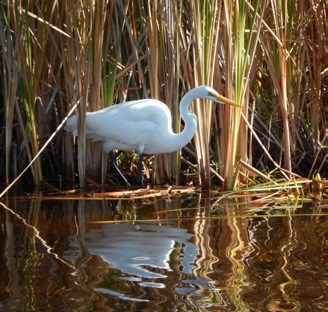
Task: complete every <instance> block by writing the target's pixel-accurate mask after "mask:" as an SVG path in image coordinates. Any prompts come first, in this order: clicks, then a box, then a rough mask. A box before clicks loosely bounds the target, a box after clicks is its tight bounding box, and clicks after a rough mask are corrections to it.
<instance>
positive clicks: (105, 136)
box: [65, 86, 237, 184]
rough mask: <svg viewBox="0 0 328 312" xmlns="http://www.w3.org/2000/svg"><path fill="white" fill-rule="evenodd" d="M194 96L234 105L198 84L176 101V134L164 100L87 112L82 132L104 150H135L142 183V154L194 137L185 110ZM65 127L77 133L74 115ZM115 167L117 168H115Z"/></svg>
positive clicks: (164, 150) (194, 121)
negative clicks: (181, 123) (178, 127)
mask: <svg viewBox="0 0 328 312" xmlns="http://www.w3.org/2000/svg"><path fill="white" fill-rule="evenodd" d="M197 98H202V99H207V100H211V101H215V102H223V103H227V104H230V105H233V106H237V105H236V104H235V103H234V102H233V101H230V100H229V99H227V98H225V97H223V96H221V95H220V94H218V93H217V92H216V91H215V90H214V89H212V88H211V87H208V86H199V87H196V88H194V89H192V90H190V91H189V92H187V93H186V94H185V96H184V97H183V98H182V100H181V102H180V114H181V118H182V120H183V121H184V129H183V130H182V132H180V133H174V132H173V130H172V116H171V112H170V110H169V108H168V107H167V106H166V105H165V104H164V103H162V102H160V101H158V100H154V99H144V100H136V101H130V102H126V103H121V104H117V105H112V106H110V107H106V108H104V109H101V110H98V111H96V112H88V113H87V115H86V134H87V136H88V137H89V138H91V139H93V140H95V141H103V149H104V151H106V152H109V151H111V150H113V149H118V150H121V151H131V150H137V151H138V152H139V154H140V158H139V171H138V181H139V182H140V183H141V184H142V156H143V155H144V154H158V153H169V152H174V151H176V150H178V149H179V148H181V147H183V146H185V145H186V144H187V143H188V142H189V141H190V140H191V139H192V137H193V136H194V134H195V131H196V129H197V117H196V115H194V114H193V113H191V112H190V111H189V104H190V103H191V102H192V101H193V100H195V99H197ZM65 129H66V130H67V131H70V132H73V134H74V135H77V130H78V129H77V119H76V116H72V117H70V118H69V119H68V121H67V126H66V128H65ZM114 167H115V165H114ZM116 170H117V171H118V169H117V168H116ZM118 172H119V171H118ZM119 173H120V172H119ZM120 174H121V173H120ZM121 176H122V177H123V175H121Z"/></svg>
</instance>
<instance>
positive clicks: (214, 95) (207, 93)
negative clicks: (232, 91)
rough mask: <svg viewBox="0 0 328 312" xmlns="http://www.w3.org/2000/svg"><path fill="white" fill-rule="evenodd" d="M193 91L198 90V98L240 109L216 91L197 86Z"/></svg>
mask: <svg viewBox="0 0 328 312" xmlns="http://www.w3.org/2000/svg"><path fill="white" fill-rule="evenodd" d="M195 89H198V91H199V97H201V98H205V99H207V100H210V101H214V102H219V103H224V104H228V105H232V106H235V107H240V106H239V105H238V104H237V103H235V102H234V101H232V100H230V99H228V98H226V97H225V96H223V95H221V94H219V93H218V92H217V91H215V90H214V89H213V88H211V87H209V86H199V87H197V88H195Z"/></svg>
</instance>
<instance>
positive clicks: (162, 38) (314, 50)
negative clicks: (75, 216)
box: [0, 0, 327, 189]
mask: <svg viewBox="0 0 328 312" xmlns="http://www.w3.org/2000/svg"><path fill="white" fill-rule="evenodd" d="M325 14H326V3H325V1H323V0H321V1H318V2H317V4H316V6H313V5H312V2H310V1H305V2H304V1H302V2H301V1H298V2H288V3H285V2H284V3H282V2H280V1H275V0H271V1H269V0H268V1H262V2H261V1H256V0H254V1H238V0H235V1H222V2H220V1H217V0H206V1H202V2H199V1H194V0H188V1H176V0H169V1H157V2H152V1H146V0H144V1H138V2H136V3H135V2H128V3H125V2H124V1H121V0H118V1H115V2H114V1H108V0H102V1H91V2H90V1H84V0H70V1H65V2H61V1H54V2H52V3H47V2H43V1H34V2H33V3H30V2H29V3H28V4H27V5H26V4H24V6H23V5H22V4H21V3H19V2H14V3H12V2H10V1H1V3H0V26H1V29H3V30H4V31H2V32H1V34H0V44H1V53H2V54H1V66H2V71H1V78H2V79H1V81H2V82H3V83H2V85H1V88H2V90H1V93H2V98H3V103H4V118H5V135H4V136H3V137H2V138H1V139H2V141H4V142H5V143H4V144H3V145H2V146H3V147H1V148H3V149H4V150H5V153H2V154H3V155H4V156H3V159H1V164H2V165H1V171H2V172H3V175H4V176H5V180H6V181H7V182H9V180H12V179H13V178H14V177H15V176H16V175H17V174H18V172H19V171H21V170H22V169H23V168H24V167H25V166H26V163H28V162H31V160H32V159H33V158H34V156H35V155H37V153H38V152H39V151H40V149H41V147H42V145H43V144H44V142H45V141H46V140H47V138H48V137H49V136H50V135H51V133H53V132H54V130H55V129H56V128H57V126H58V124H60V122H61V120H62V119H63V118H64V116H65V115H66V112H67V111H68V110H69V107H70V106H71V105H73V104H74V103H76V102H77V101H78V100H79V99H80V98H81V97H82V101H81V105H79V106H78V108H77V110H76V114H77V116H78V120H79V136H78V139H77V144H76V153H75V151H74V148H75V146H74V145H73V144H72V142H73V141H72V140H71V139H70V138H69V137H68V136H67V135H62V136H57V138H55V139H54V141H53V144H52V145H49V147H48V148H47V149H46V151H45V152H44V154H43V157H42V158H38V159H37V160H36V161H35V162H34V163H33V166H31V168H32V176H33V179H34V182H35V183H40V182H41V181H42V179H43V178H44V177H43V174H44V170H43V168H45V167H47V170H46V176H47V177H57V176H58V174H60V175H62V174H63V173H62V172H64V171H65V175H66V178H67V179H70V180H73V179H74V173H75V171H77V172H78V174H79V179H80V184H81V186H83V185H85V181H86V177H92V178H93V179H96V180H98V181H100V177H101V176H103V177H104V176H105V174H106V168H105V167H103V168H102V151H101V147H100V145H99V144H89V143H90V142H88V140H87V139H86V137H85V132H84V129H85V124H84V116H85V112H86V111H93V110H96V109H99V108H102V107H104V106H108V105H111V104H113V103H117V102H122V101H125V100H127V99H137V98H139V97H154V98H158V99H160V100H163V101H164V102H166V103H167V104H168V106H169V108H170V110H171V112H172V114H173V117H174V119H173V120H174V125H173V126H174V128H175V129H176V131H179V130H180V120H179V115H178V105H177V104H178V102H179V100H180V99H181V96H182V95H183V94H184V93H185V92H186V91H187V90H188V89H190V88H192V87H194V86H197V85H200V84H209V85H212V86H213V87H214V88H215V89H217V90H218V91H219V92H220V93H224V94H225V96H227V97H229V98H231V99H234V100H235V101H236V102H237V103H239V104H241V108H240V109H235V108H230V107H225V106H223V105H220V106H218V105H213V104H212V103H207V104H206V105H201V104H203V103H199V102H195V103H194V104H193V105H192V110H193V111H195V112H196V114H197V115H198V117H199V118H198V119H199V128H198V130H197V133H196V135H195V139H194V140H193V142H192V143H191V145H190V146H189V147H188V149H185V150H183V157H184V159H185V160H186V162H184V164H183V165H181V164H180V152H177V153H175V154H172V155H160V156H158V157H156V158H155V160H154V162H153V163H152V167H153V168H154V172H153V180H154V181H155V182H156V183H159V184H161V183H163V182H165V181H166V180H168V179H169V180H171V179H172V180H175V181H177V183H179V177H180V176H181V175H182V174H183V173H184V171H181V168H183V169H185V170H186V171H189V172H192V171H194V168H195V166H194V167H193V166H190V165H188V164H196V168H197V169H198V170H197V171H198V173H199V175H198V180H199V182H200V184H201V185H202V186H203V187H204V188H208V187H210V186H211V182H212V180H213V174H212V173H211V170H213V169H215V170H217V171H219V174H220V175H221V176H222V177H223V179H224V180H225V187H226V188H227V189H232V188H234V187H235V186H236V185H237V184H238V183H242V184H244V183H248V182H247V181H248V177H249V176H252V173H251V172H250V171H247V169H245V166H242V168H241V169H239V168H240V167H239V166H238V161H239V159H241V160H242V161H243V162H246V163H248V165H250V166H254V167H255V168H257V169H259V170H261V171H266V172H269V171H270V170H272V169H275V167H278V166H277V164H278V165H279V166H281V167H283V168H284V169H285V170H286V171H285V172H287V174H286V175H285V178H290V176H291V175H292V171H296V172H297V173H301V174H303V175H306V176H307V175H311V174H313V173H314V172H315V171H316V170H319V171H321V172H320V173H321V174H322V175H325V174H327V172H326V171H325V170H327V169H326V168H327V166H325V165H324V164H325V162H327V160H326V158H325V154H326V152H325V149H324V148H325V144H326V143H327V137H325V136H324V135H325V128H327V124H326V123H327V120H326V119H327V118H326V117H325V112H326V107H325V105H324V104H323V99H322V97H323V96H325V93H326V92H327V90H326V89H325V88H326V87H325V86H324V80H325V79H327V78H326V77H327V70H326V64H325V60H326V58H327V57H326V54H325V53H326V51H325V46H326V41H325V40H326V39H325V38H326V37H327V34H326V32H327V28H326V25H325V23H324V22H325V19H326V16H325ZM241 114H243V115H244V116H245V118H246V120H247V122H246V121H244V120H243V118H241V116H242V115H241ZM250 127H251V130H250ZM254 133H256V135H257V136H256V140H255V139H254V138H255V136H254ZM258 139H260V140H261V143H258ZM263 148H264V149H265V153H263V152H262V151H263ZM268 153H270V156H271V157H268ZM75 154H76V155H77V161H76V160H75V157H74V155H75ZM272 160H274V162H272ZM313 161H314V165H313V166H311V162H313ZM273 163H274V165H272V164H273ZM75 164H77V168H75ZM145 165H146V168H147V164H145ZM182 166H185V167H182ZM48 168H49V169H48ZM64 169H65V170H64ZM102 171H103V172H102ZM253 172H254V171H253ZM279 175H280V173H279Z"/></svg>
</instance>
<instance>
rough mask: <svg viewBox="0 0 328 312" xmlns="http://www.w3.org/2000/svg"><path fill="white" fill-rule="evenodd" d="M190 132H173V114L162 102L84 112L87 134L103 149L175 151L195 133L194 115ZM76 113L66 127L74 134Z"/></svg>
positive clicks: (131, 104) (146, 102) (135, 103)
mask: <svg viewBox="0 0 328 312" xmlns="http://www.w3.org/2000/svg"><path fill="white" fill-rule="evenodd" d="M193 116H194V118H193V122H192V124H190V127H191V129H190V130H189V128H190V127H188V129H185V130H184V131H187V130H189V135H188V136H185V134H184V133H180V134H176V133H174V132H173V131H172V117H171V113H170V110H169V108H168V107H167V105H165V104H164V103H162V102H160V101H157V100H153V99H144V100H137V101H130V102H126V103H121V104H116V105H112V106H110V107H107V108H103V109H101V110H98V111H96V112H89V113H87V115H86V135H87V136H88V137H89V138H90V139H92V140H94V141H102V142H103V149H104V151H111V150H113V149H118V150H122V151H132V150H137V151H138V152H139V153H141V154H158V153H169V152H173V151H176V150H177V149H179V148H180V147H181V146H183V145H186V144H187V143H188V142H189V141H190V140H191V138H192V136H193V135H194V133H195V131H196V128H197V124H196V116H195V115H193ZM76 125H77V122H76V116H73V117H71V118H70V119H69V120H68V122H67V126H66V130H68V131H72V132H73V133H74V134H77V133H76V132H77V126H76Z"/></svg>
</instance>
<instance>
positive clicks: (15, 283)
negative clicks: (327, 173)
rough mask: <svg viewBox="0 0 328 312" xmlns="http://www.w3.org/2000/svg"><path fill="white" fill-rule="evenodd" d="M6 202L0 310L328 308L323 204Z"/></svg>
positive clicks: (205, 199)
mask: <svg viewBox="0 0 328 312" xmlns="http://www.w3.org/2000/svg"><path fill="white" fill-rule="evenodd" d="M6 205H7V207H8V208H10V209H12V210H10V209H1V210H0V211H1V213H0V217H1V219H0V220H1V231H0V239H1V240H0V246H1V257H0V264H1V268H2V269H1V272H0V286H1V287H0V311H58V309H60V310H62V311H124V310H129V309H130V310H131V309H134V310H138V311H139V310H140V311H185V310H195V309H196V310H203V311H207V310H216V311H256V310H257V311H300V310H304V311H311V310H312V311H314V310H316V311H321V310H323V309H324V307H326V306H328V302H327V299H326V298H327V296H325V293H326V292H327V278H328V274H327V272H328V267H327V265H328V257H327V237H328V235H327V234H328V230H327V229H328V219H327V210H326V209H327V208H326V206H324V205H322V206H320V205H319V206H315V205H314V204H313V203H309V204H300V203H298V202H295V203H292V202H287V201H280V202H276V203H268V202H260V201H251V200H244V201H240V200H239V201H237V200H232V199H225V200H222V199H215V198H214V197H209V196H205V195H202V194H198V195H193V196H181V197H177V198H166V199H163V198H162V199H146V200H138V201H133V200H121V201H99V200H98V201H55V200H49V201H40V200H30V201H26V200H25V201H21V200H18V199H11V200H9V201H8V202H7V203H6ZM14 213H15V214H16V215H15V214H14ZM17 216H20V217H17ZM98 221H106V222H107V223H100V222H98ZM49 248H51V249H49Z"/></svg>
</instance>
